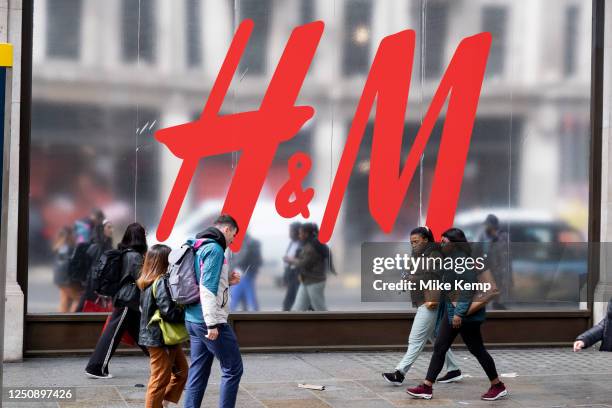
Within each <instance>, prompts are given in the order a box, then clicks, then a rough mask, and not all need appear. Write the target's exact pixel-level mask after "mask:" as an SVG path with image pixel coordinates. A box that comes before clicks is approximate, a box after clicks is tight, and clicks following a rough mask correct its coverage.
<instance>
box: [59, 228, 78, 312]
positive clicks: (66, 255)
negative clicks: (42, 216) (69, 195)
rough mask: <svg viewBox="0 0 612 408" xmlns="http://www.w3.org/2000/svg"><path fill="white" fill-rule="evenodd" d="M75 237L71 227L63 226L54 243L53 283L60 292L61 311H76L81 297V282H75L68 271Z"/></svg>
mask: <svg viewBox="0 0 612 408" xmlns="http://www.w3.org/2000/svg"><path fill="white" fill-rule="evenodd" d="M74 246H75V239H74V234H73V231H72V228H71V227H69V226H68V227H63V228H62V229H61V230H60V231H59V233H58V235H57V238H56V239H55V242H54V243H53V253H54V254H55V263H54V265H53V283H55V284H56V285H57V287H58V288H59V292H60V303H59V312H60V313H67V312H76V311H77V308H78V305H79V299H80V297H81V283H80V282H74V281H72V279H71V278H70V274H69V273H68V264H69V263H70V257H71V256H72V252H73V251H74Z"/></svg>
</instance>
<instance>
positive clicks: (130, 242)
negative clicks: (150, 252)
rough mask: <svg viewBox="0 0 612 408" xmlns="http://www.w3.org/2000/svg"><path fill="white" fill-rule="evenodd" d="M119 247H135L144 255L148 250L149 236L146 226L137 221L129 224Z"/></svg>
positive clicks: (135, 249) (134, 248)
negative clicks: (147, 235) (146, 232)
mask: <svg viewBox="0 0 612 408" xmlns="http://www.w3.org/2000/svg"><path fill="white" fill-rule="evenodd" d="M118 248H119V249H133V250H134V251H136V252H138V253H140V254H141V255H144V254H145V253H146V252H147V237H146V234H145V229H144V227H143V226H142V225H140V224H139V223H137V222H134V223H132V224H130V225H128V227H127V228H126V229H125V234H123V239H122V240H121V242H120V243H119V245H118Z"/></svg>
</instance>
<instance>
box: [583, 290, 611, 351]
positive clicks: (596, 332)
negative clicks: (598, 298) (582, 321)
mask: <svg viewBox="0 0 612 408" xmlns="http://www.w3.org/2000/svg"><path fill="white" fill-rule="evenodd" d="M598 341H601V346H600V347H599V351H612V299H610V301H609V302H608V312H607V313H606V316H605V317H604V318H603V319H601V321H600V322H599V323H597V324H596V325H595V326H593V327H591V328H590V329H589V330H587V331H585V332H584V333H582V334H581V335H580V336H578V337H577V338H576V341H575V342H574V351H580V350H582V349H583V348H587V347H591V346H592V345H593V344H595V343H597V342H598Z"/></svg>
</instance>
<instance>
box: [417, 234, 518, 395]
mask: <svg viewBox="0 0 612 408" xmlns="http://www.w3.org/2000/svg"><path fill="white" fill-rule="evenodd" d="M441 246H442V253H443V255H444V256H445V257H447V258H455V259H457V258H467V257H469V256H471V249H470V246H469V245H468V244H467V239H466V238H465V234H464V233H463V231H461V230H460V229H458V228H451V229H449V230H447V231H446V232H444V234H442V240H441ZM464 260H465V259H464ZM454 263H456V261H455V262H454ZM463 265H466V263H465V262H464V263H463ZM466 266H467V265H466ZM443 280H444V282H449V283H451V286H452V287H453V289H455V285H454V282H455V281H457V280H462V282H465V283H468V282H469V283H475V282H477V277H476V272H475V270H474V269H473V268H472V269H468V268H466V270H465V271H463V273H461V274H459V273H455V271H453V270H445V271H444V276H443ZM473 295H474V292H473V291H471V290H458V291H443V292H442V296H441V297H440V302H441V303H440V306H439V309H438V325H439V329H438V330H439V333H438V336H437V337H436V342H435V344H434V350H433V355H432V356H431V361H430V363H429V368H428V370H427V375H426V376H425V380H424V381H423V383H422V384H421V385H419V386H417V387H414V388H408V389H407V390H406V392H407V393H408V394H410V395H412V396H413V397H416V398H424V399H431V397H432V396H433V388H432V385H433V383H434V382H435V381H436V378H437V377H438V374H439V373H440V371H442V367H443V366H444V359H445V356H446V352H447V351H448V349H449V348H450V346H451V344H452V343H453V341H454V340H455V338H456V337H457V335H458V334H461V337H462V338H463V341H464V342H465V344H466V346H467V347H468V350H469V351H470V353H472V354H473V355H474V357H476V359H477V360H478V362H479V363H480V365H481V366H482V368H483V369H484V371H485V373H486V374H487V377H488V378H489V380H490V382H491V387H490V388H489V390H488V391H487V392H486V393H484V394H483V395H482V396H481V398H482V399H483V400H486V401H493V400H497V399H499V398H502V397H504V396H506V395H507V394H508V391H507V390H506V387H505V386H504V384H503V383H502V382H501V381H500V380H499V377H498V375H497V369H496V368H495V361H493V358H492V357H491V355H490V354H489V353H488V352H487V350H486V349H485V346H484V343H483V341H482V334H481V332H480V326H481V325H482V323H483V322H484V320H485V308H484V307H483V308H481V309H479V310H477V311H475V312H474V313H472V314H470V315H468V313H467V312H468V311H469V309H470V305H471V303H472V297H473Z"/></svg>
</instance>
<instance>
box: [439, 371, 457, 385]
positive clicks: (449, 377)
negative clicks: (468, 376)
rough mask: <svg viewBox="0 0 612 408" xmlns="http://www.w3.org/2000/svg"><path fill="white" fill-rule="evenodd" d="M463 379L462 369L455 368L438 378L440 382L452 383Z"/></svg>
mask: <svg viewBox="0 0 612 408" xmlns="http://www.w3.org/2000/svg"><path fill="white" fill-rule="evenodd" d="M462 379H463V375H461V370H453V371H449V372H448V373H446V375H445V376H444V377H440V378H438V381H437V382H439V383H442V384H445V383H451V382H455V381H461V380H462Z"/></svg>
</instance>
